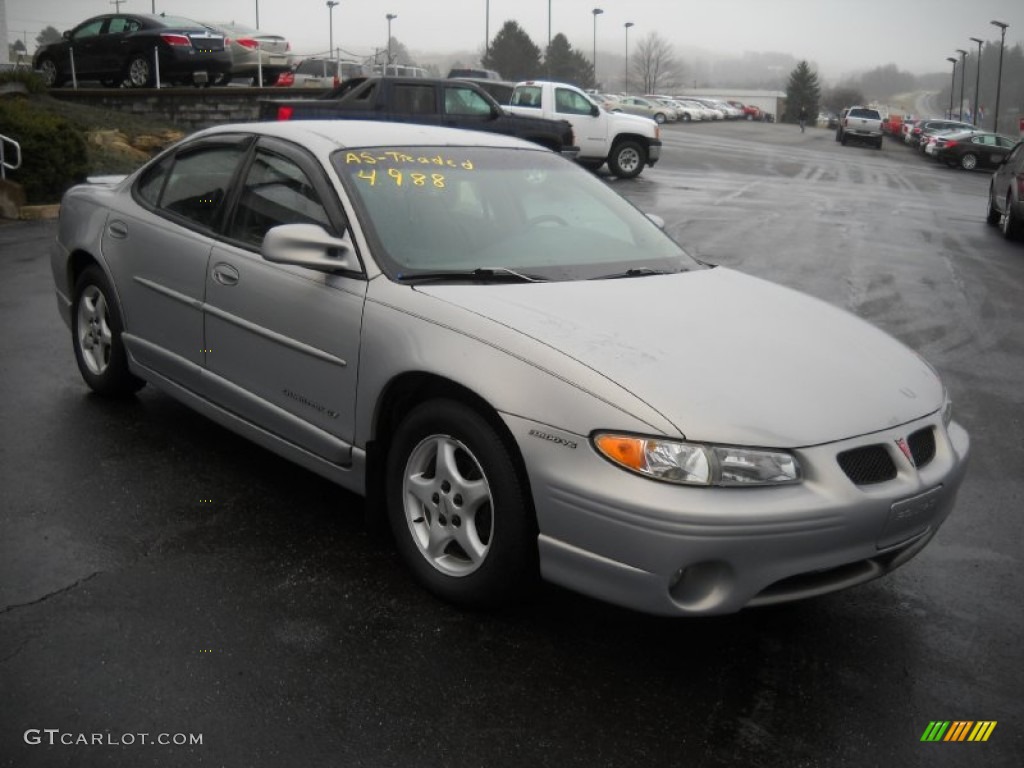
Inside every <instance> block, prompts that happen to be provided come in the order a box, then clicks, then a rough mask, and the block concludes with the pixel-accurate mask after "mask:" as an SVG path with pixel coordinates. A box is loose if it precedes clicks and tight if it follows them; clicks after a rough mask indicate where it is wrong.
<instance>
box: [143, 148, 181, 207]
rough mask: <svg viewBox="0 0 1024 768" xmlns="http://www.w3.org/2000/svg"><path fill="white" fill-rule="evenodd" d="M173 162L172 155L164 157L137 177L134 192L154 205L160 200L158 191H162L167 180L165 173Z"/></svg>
mask: <svg viewBox="0 0 1024 768" xmlns="http://www.w3.org/2000/svg"><path fill="white" fill-rule="evenodd" d="M173 162H174V158H173V157H172V156H168V157H165V158H164V159H163V160H161V161H160V162H159V163H157V164H156V165H154V166H153V167H152V168H150V169H149V170H148V171H146V174H145V175H144V176H143V177H142V178H141V179H139V182H138V184H137V185H136V187H135V192H136V194H137V195H138V196H139V197H141V198H142V199H143V200H144V201H145V202H146V203H148V204H149V205H152V206H153V207H156V206H157V204H158V203H159V202H160V193H161V192H163V191H164V184H165V183H166V181H167V175H168V172H169V171H170V170H171V164H172V163H173Z"/></svg>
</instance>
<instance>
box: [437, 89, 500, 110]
mask: <svg viewBox="0 0 1024 768" xmlns="http://www.w3.org/2000/svg"><path fill="white" fill-rule="evenodd" d="M444 111H445V112H446V113H447V114H449V115H490V114H491V105H490V102H488V101H487V100H486V99H484V98H483V97H482V96H481V95H480V94H479V93H477V92H476V91H474V90H472V89H471V88H450V87H449V88H445V89H444Z"/></svg>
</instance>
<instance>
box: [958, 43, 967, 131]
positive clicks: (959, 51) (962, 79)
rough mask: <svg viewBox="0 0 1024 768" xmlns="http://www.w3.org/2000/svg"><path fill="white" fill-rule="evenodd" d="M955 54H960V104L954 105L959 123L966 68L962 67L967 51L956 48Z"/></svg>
mask: <svg viewBox="0 0 1024 768" xmlns="http://www.w3.org/2000/svg"><path fill="white" fill-rule="evenodd" d="M956 52H957V53H959V54H960V103H959V104H957V105H956V119H957V120H959V121H960V122H961V123H962V122H963V121H964V77H965V76H966V75H967V67H966V66H964V65H965V63H966V61H967V59H966V58H965V57H966V56H967V51H965V50H964V49H963V48H957V49H956Z"/></svg>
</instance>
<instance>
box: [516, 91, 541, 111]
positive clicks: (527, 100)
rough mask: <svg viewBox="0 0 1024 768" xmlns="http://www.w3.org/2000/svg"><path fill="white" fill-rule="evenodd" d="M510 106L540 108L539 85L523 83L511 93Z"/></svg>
mask: <svg viewBox="0 0 1024 768" xmlns="http://www.w3.org/2000/svg"><path fill="white" fill-rule="evenodd" d="M512 106H514V107H535V108H537V109H540V86H539V85H524V86H522V87H521V88H517V89H516V92H515V93H514V94H512Z"/></svg>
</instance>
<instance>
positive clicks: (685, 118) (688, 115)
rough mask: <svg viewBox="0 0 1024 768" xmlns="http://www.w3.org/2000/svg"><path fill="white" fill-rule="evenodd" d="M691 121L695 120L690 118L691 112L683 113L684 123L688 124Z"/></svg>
mask: <svg viewBox="0 0 1024 768" xmlns="http://www.w3.org/2000/svg"><path fill="white" fill-rule="evenodd" d="M691 120H693V118H692V117H690V113H689V112H683V122H684V123H688V122H690V121H691Z"/></svg>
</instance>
